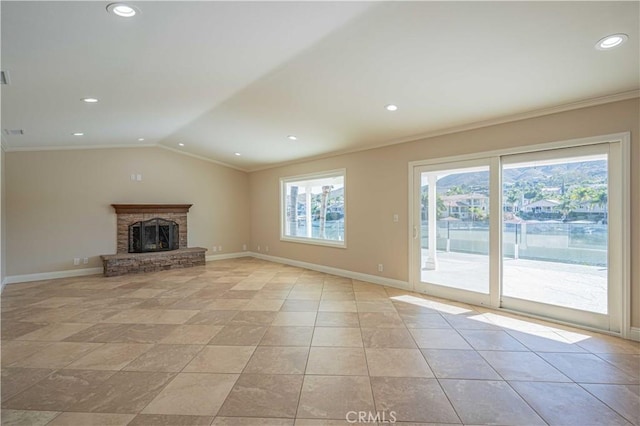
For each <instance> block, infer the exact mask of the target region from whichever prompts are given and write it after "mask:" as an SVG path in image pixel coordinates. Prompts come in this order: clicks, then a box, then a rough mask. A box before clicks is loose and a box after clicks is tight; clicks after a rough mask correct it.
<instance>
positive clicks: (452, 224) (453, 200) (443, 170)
mask: <svg viewBox="0 0 640 426" xmlns="http://www.w3.org/2000/svg"><path fill="white" fill-rule="evenodd" d="M415 183H416V188H415V197H417V200H416V201H417V202H416V204H415V212H414V215H415V216H416V217H418V218H419V224H416V227H415V229H414V235H413V236H414V238H415V241H416V247H419V250H416V264H417V266H418V267H419V270H420V275H419V277H420V279H419V283H418V288H419V289H420V290H422V291H425V292H428V293H430V294H434V295H438V296H442V297H449V298H455V299H458V300H465V301H469V302H472V303H480V304H486V303H488V297H489V237H490V236H489V202H490V191H489V163H488V162H487V161H484V160H480V161H473V162H459V163H448V164H441V165H438V166H435V167H427V166H425V167H419V168H417V169H416V170H415Z"/></svg>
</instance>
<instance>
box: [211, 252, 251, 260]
mask: <svg viewBox="0 0 640 426" xmlns="http://www.w3.org/2000/svg"><path fill="white" fill-rule="evenodd" d="M238 257H251V253H250V252H248V251H241V252H238V253H226V254H210V255H209V256H207V257H205V260H206V261H207V262H211V261H213V260H225V259H237V258H238Z"/></svg>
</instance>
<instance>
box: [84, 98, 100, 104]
mask: <svg viewBox="0 0 640 426" xmlns="http://www.w3.org/2000/svg"><path fill="white" fill-rule="evenodd" d="M82 102H86V103H88V104H95V103H96V102H98V100H97V99H96V98H82Z"/></svg>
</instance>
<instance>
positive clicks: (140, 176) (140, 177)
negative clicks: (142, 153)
mask: <svg viewBox="0 0 640 426" xmlns="http://www.w3.org/2000/svg"><path fill="white" fill-rule="evenodd" d="M136 180H137V181H138V182H140V181H141V180H142V175H141V174H137V175H136Z"/></svg>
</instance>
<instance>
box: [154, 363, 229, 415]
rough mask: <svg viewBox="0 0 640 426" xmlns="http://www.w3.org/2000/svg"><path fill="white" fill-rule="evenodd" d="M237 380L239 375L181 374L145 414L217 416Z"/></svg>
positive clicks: (155, 399)
mask: <svg viewBox="0 0 640 426" xmlns="http://www.w3.org/2000/svg"><path fill="white" fill-rule="evenodd" d="M237 379H238V375H236V374H207V373H181V374H178V375H177V376H176V377H175V378H174V379H173V380H172V381H171V382H170V383H169V384H168V385H167V387H165V388H164V389H163V390H162V391H161V392H160V393H159V394H158V396H156V397H155V398H154V399H153V401H151V403H149V405H147V406H146V407H145V408H144V410H142V413H143V414H181V415H192V416H215V415H216V413H217V412H218V410H219V409H220V407H221V406H222V403H223V402H224V400H225V398H226V397H227V395H228V394H229V391H230V390H231V387H232V386H233V385H234V383H235V382H236V380H237Z"/></svg>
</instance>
